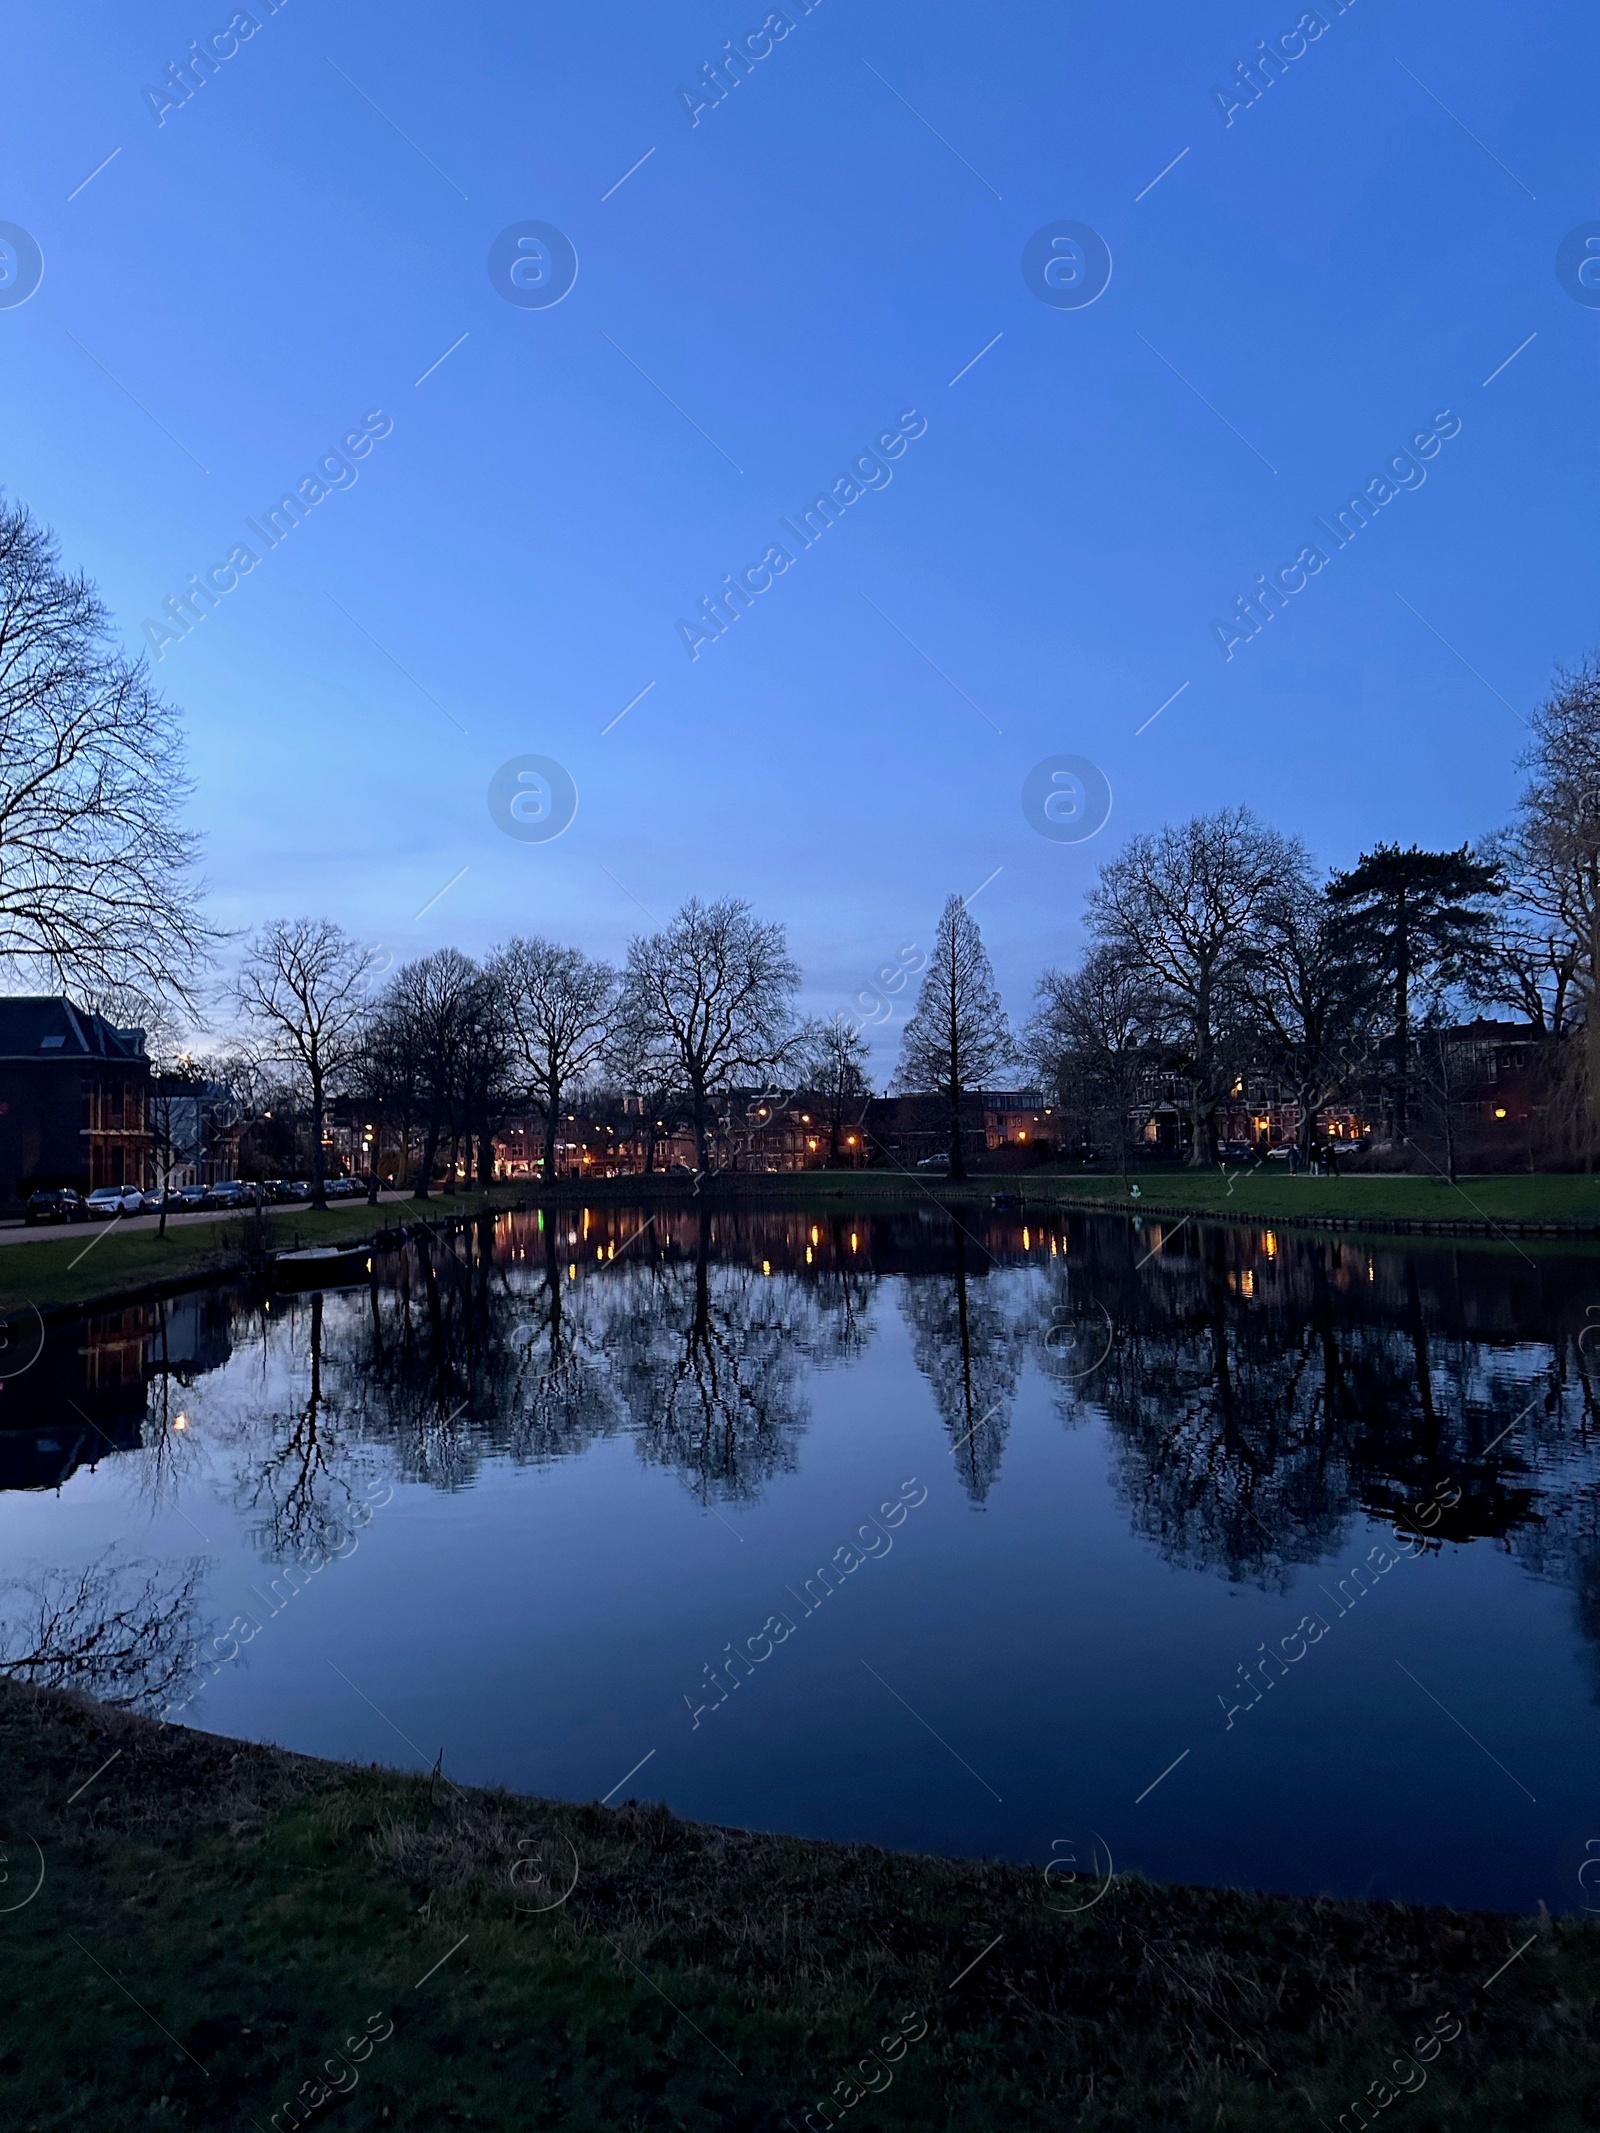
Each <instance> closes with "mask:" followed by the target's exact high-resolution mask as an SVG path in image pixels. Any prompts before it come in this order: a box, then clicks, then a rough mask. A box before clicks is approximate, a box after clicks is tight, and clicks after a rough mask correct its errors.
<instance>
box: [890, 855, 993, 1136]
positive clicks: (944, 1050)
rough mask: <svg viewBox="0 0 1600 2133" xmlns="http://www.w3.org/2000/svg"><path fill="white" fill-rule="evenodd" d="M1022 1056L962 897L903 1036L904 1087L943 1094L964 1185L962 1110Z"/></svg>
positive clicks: (937, 941) (939, 935) (939, 939)
mask: <svg viewBox="0 0 1600 2133" xmlns="http://www.w3.org/2000/svg"><path fill="white" fill-rule="evenodd" d="M1016 1056H1017V1048H1016V1046H1015V1045H1014V1044H1013V1043H1012V1041H1011V1030H1010V1026H1009V1024H1008V1023H1007V1021H1006V1015H1005V1009H1004V1008H1003V1007H1002V1005H1001V1004H1000V993H999V989H998V988H997V986H996V985H995V982H994V972H993V970H992V969H991V968H990V965H989V954H988V950H987V949H986V948H985V947H984V945H983V937H982V935H981V934H980V933H979V931H978V927H977V922H976V921H975V920H974V919H973V918H972V917H971V916H970V915H969V913H968V911H967V907H966V905H965V904H964V903H963V902H962V900H961V898H960V897H959V896H951V897H950V898H949V899H948V900H947V902H946V904H945V907H944V909H943V911H941V912H940V914H939V926H938V930H937V932H936V933H935V935H934V943H933V953H932V955H931V956H930V957H929V959H928V967H927V969H926V970H925V971H924V972H923V976H922V990H921V991H920V992H919V993H918V994H917V1004H916V1007H915V1009H914V1011H913V1012H912V1014H911V1017H910V1019H909V1020H908V1021H907V1023H906V1026H905V1028H904V1030H903V1031H902V1032H901V1035H900V1065H899V1069H898V1071H897V1073H896V1075H895V1080H896V1083H897V1085H898V1086H899V1087H900V1088H902V1089H906V1090H911V1091H936V1092H937V1093H938V1094H939V1095H941V1096H943V1097H944V1098H945V1100H946V1102H947V1104H948V1105H949V1119H950V1175H951V1177H953V1178H964V1177H965V1176H966V1174H967V1166H966V1161H965V1158H964V1156H963V1152H962V1146H961V1105H962V1099H963V1097H964V1096H965V1095H966V1093H967V1091H968V1090H969V1089H980V1088H982V1086H983V1084H984V1082H985V1081H986V1080H987V1079H988V1077H989V1076H990V1075H991V1074H992V1073H994V1072H995V1070H996V1068H998V1067H1003V1066H1009V1065H1010V1064H1011V1063H1012V1062H1013V1061H1014V1060H1015V1058H1016Z"/></svg>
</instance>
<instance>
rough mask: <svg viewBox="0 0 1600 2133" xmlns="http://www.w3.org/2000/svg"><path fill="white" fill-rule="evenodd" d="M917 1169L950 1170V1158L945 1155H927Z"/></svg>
mask: <svg viewBox="0 0 1600 2133" xmlns="http://www.w3.org/2000/svg"><path fill="white" fill-rule="evenodd" d="M917 1168H918V1169H919V1170H948V1169H949V1168H950V1158H949V1156H948V1155H944V1154H940V1155H925V1156H924V1157H923V1158H922V1161H921V1162H920V1163H919V1164H918V1165H917Z"/></svg>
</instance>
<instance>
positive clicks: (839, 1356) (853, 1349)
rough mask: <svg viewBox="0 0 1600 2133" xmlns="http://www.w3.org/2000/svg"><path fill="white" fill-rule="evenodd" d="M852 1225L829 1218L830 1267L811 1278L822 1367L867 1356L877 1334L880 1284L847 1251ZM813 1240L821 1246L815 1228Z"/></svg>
mask: <svg viewBox="0 0 1600 2133" xmlns="http://www.w3.org/2000/svg"><path fill="white" fill-rule="evenodd" d="M849 1227H850V1225H849V1223H848V1222H847V1221H846V1219H845V1218H844V1216H843V1215H830V1216H829V1217H828V1242H829V1245H830V1247H831V1254H830V1256H831V1260H832V1264H831V1265H825V1266H821V1267H819V1268H818V1269H817V1271H816V1273H815V1274H814V1275H812V1276H810V1277H808V1283H807V1294H808V1296H809V1298H810V1301H811V1305H812V1308H813V1310H814V1311H815V1313H816V1319H817V1335H816V1340H815V1343H814V1352H815V1356H816V1360H817V1361H818V1362H819V1363H853V1362H854V1361H855V1360H856V1359H857V1357H858V1356H862V1355H865V1353H866V1352H867V1349H868V1348H869V1347H870V1346H871V1344H872V1339H873V1336H874V1334H875V1333H876V1332H877V1330H878V1327H877V1321H876V1320H875V1319H874V1317H873V1315H872V1301H873V1298H874V1296H875V1295H876V1294H877V1288H878V1283H877V1279H876V1277H875V1276H874V1275H872V1274H869V1273H868V1272H867V1271H866V1270H865V1268H863V1267H852V1266H851V1264H850V1258H849V1254H848V1252H847V1251H846V1249H845V1235H846V1232H847V1231H848V1229H849ZM811 1234H812V1238H813V1240H814V1241H818V1242H820V1236H819V1232H818V1230H817V1228H816V1226H815V1225H813V1228H812V1232H811Z"/></svg>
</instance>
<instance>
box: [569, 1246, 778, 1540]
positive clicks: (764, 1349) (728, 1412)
mask: <svg viewBox="0 0 1600 2133" xmlns="http://www.w3.org/2000/svg"><path fill="white" fill-rule="evenodd" d="M608 1278H609V1279H611V1280H613V1281H615V1282H616V1287H615V1290H614V1292H613V1297H612V1305H611V1316H610V1324H609V1327H608V1332H607V1348H608V1352H609V1354H610V1358H611V1364H612V1369H613V1372H614V1375H615V1380H616V1384H617V1388H618V1391H619V1393H620V1395H621V1398H622V1399H623V1401H624V1403H625V1404H626V1406H627V1408H628V1410H629V1412H630V1413H631V1414H632V1416H633V1421H634V1427H635V1429H636V1431H637V1433H638V1442H639V1449H640V1451H641V1453H642V1454H643V1456H644V1457H645V1458H646V1459H648V1460H649V1461H651V1463H652V1464H656V1465H662V1466H672V1467H676V1468H677V1469H678V1471H679V1472H680V1473H681V1474H682V1475H683V1476H684V1477H685V1478H686V1479H687V1480H688V1481H689V1483H690V1485H691V1487H692V1488H693V1490H694V1492H695V1494H696V1495H697V1496H698V1497H699V1498H700V1500H701V1502H703V1503H709V1502H710V1501H711V1500H712V1498H713V1497H717V1498H720V1499H721V1500H722V1501H724V1502H733V1501H737V1500H738V1499H740V1498H748V1497H754V1496H756V1495H757V1494H759V1492H760V1489H761V1487H762V1485H763V1484H764V1483H765V1482H766V1481H768V1480H769V1479H770V1478H771V1477H772V1475H774V1474H776V1473H782V1472H786V1471H788V1470H789V1469H790V1468H792V1467H793V1465H794V1440H795V1438H796V1437H797V1436H798V1434H799V1432H800V1430H801V1428H802V1427H803V1425H804V1422H805V1405H804V1402H803V1400H802V1398H801V1395H800V1392H799V1378H800V1373H801V1370H802V1368H803V1366H804V1362H805V1357H806V1353H807V1350H808V1348H809V1346H810V1345H811V1343H812V1341H813V1339H814V1337H815V1330H816V1329H815V1323H814V1320H813V1317H812V1313H811V1311H810V1308H809V1306H808V1302H807V1299H806V1295H805V1290H804V1284H803V1283H801V1282H800V1281H799V1280H798V1279H797V1278H796V1277H795V1276H793V1275H785V1274H778V1275H772V1276H769V1275H764V1274H762V1275H758V1274H756V1273H755V1271H754V1270H753V1269H752V1268H749V1267H746V1266H741V1265H732V1266H730V1265H723V1266H720V1267H718V1268H717V1269H716V1271H715V1273H714V1274H713V1271H712V1267H711V1218H710V1216H709V1215H708V1214H706V1213H704V1212H702V1213H701V1215H700V1217H699V1221H698V1224H697V1226H696V1233H695V1244H694V1252H693V1256H692V1258H690V1259H688V1260H680V1259H665V1260H659V1261H655V1262H652V1263H650V1264H648V1265H645V1266H643V1267H640V1268H637V1269H635V1270H634V1271H633V1272H631V1273H629V1274H627V1275H625V1276H623V1277H622V1278H621V1279H620V1280H619V1279H618V1278H617V1276H616V1275H615V1274H613V1275H611V1276H610V1277H608Z"/></svg>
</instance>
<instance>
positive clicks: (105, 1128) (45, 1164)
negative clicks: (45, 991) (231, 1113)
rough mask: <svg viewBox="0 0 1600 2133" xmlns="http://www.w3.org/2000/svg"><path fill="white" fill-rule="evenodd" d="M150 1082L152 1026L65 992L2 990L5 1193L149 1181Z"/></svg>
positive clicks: (0, 1155) (0, 1143)
mask: <svg viewBox="0 0 1600 2133" xmlns="http://www.w3.org/2000/svg"><path fill="white" fill-rule="evenodd" d="M149 1088H150V1061H149V1058H148V1057H147V1055H146V1053H145V1048H144V1031H143V1030H138V1029H115V1028H113V1026H112V1025H111V1023H109V1022H108V1021H107V1020H106V1019H105V1017H104V1016H103V1015H97V1014H92V1013H91V1012H90V1011H89V1010H88V1009H87V1008H81V1007H75V1006H74V1005H73V1003H72V1002H71V1001H70V1000H68V999H66V998H64V997H62V996H60V995H27V996H13V997H10V998H0V1202H10V1203H12V1204H14V1203H15V1202H16V1201H18V1200H19V1199H25V1198H26V1197H27V1195H28V1194H29V1193H30V1192H32V1191H34V1190H35V1189H36V1188H37V1187H39V1186H45V1185H71V1186H74V1187H75V1188H76V1189H77V1190H78V1191H79V1192H92V1191H93V1190H94V1189H95V1187H96V1186H99V1185H130V1184H131V1185H140V1186H142V1185H144V1184H146V1183H147V1182H148V1179H149V1173H150V1128H149V1109H148V1106H149Z"/></svg>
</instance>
